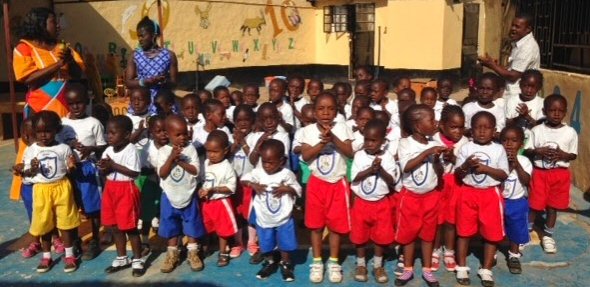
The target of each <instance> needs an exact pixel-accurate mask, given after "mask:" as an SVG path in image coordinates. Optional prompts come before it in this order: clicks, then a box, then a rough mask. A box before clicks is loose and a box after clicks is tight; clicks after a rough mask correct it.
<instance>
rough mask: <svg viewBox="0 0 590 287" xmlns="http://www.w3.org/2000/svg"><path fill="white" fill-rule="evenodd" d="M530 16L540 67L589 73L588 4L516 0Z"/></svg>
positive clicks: (582, 0) (575, 0) (585, 1)
mask: <svg viewBox="0 0 590 287" xmlns="http://www.w3.org/2000/svg"><path fill="white" fill-rule="evenodd" d="M518 8H519V11H520V12H525V13H528V14H530V15H532V16H533V19H534V23H533V33H534V35H535V38H536V39H537V42H538V43H539V48H540V49H541V66H542V67H543V68H548V69H555V70H563V71H572V72H578V73H584V74H590V17H588V15H590V1H588V0H520V1H519V6H518Z"/></svg>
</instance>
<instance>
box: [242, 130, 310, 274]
mask: <svg viewBox="0 0 590 287" xmlns="http://www.w3.org/2000/svg"><path fill="white" fill-rule="evenodd" d="M284 149H285V145H284V144H283V143H282V142H280V141H278V140H276V139H268V140H265V141H264V142H263V143H262V145H260V157H261V162H262V164H261V165H260V166H258V167H257V168H256V169H254V170H253V171H252V172H251V173H249V174H247V175H246V176H244V178H243V179H242V182H243V184H244V185H247V186H249V187H250V188H252V189H253V190H254V191H255V192H256V196H254V204H253V205H254V210H255V213H256V231H257V233H258V237H259V238H260V250H261V252H262V254H263V256H264V258H265V263H264V265H263V267H262V269H260V271H258V273H257V274H256V277H257V278H258V279H266V278H268V277H269V276H270V275H272V274H273V273H275V272H276V271H277V269H278V268H279V266H280V268H281V274H282V276H283V281H287V282H291V281H293V280H295V274H294V273H293V269H294V268H293V263H292V262H291V258H290V255H289V253H291V252H293V251H295V250H296V249H297V238H296V234H295V230H296V229H295V223H294V221H293V216H292V211H293V205H294V203H295V198H296V197H300V196H301V186H300V185H299V183H298V182H297V178H296V177H295V174H293V172H291V171H290V170H288V169H286V168H284V166H285V161H286V160H287V158H286V157H285V151H284ZM275 248H276V249H278V250H279V253H280V258H281V259H280V261H279V262H277V260H276V259H275V254H274V250H275Z"/></svg>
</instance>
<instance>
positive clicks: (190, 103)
mask: <svg viewBox="0 0 590 287" xmlns="http://www.w3.org/2000/svg"><path fill="white" fill-rule="evenodd" d="M180 110H181V111H182V115H183V116H184V119H185V120H186V124H187V126H188V133H189V135H191V141H195V139H196V133H195V130H197V128H198V127H202V126H204V125H205V117H204V116H203V114H202V113H201V99H199V97H198V96H197V95H195V94H188V95H186V96H184V98H182V101H181V102H180Z"/></svg>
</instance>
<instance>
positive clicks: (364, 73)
mask: <svg viewBox="0 0 590 287" xmlns="http://www.w3.org/2000/svg"><path fill="white" fill-rule="evenodd" d="M354 80H355V81H357V82H358V81H372V80H373V69H371V67H369V66H367V65H362V66H358V67H356V68H355V69H354Z"/></svg>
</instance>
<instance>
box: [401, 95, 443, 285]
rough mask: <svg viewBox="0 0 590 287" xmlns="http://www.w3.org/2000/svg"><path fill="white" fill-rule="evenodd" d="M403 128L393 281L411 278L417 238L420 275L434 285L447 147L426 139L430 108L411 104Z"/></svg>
mask: <svg viewBox="0 0 590 287" xmlns="http://www.w3.org/2000/svg"><path fill="white" fill-rule="evenodd" d="M403 123H404V129H405V130H407V131H408V133H409V134H410V136H408V137H407V138H402V139H401V140H400V142H399V148H398V156H399V161H400V167H401V170H402V184H403V188H402V190H401V192H400V195H399V198H398V199H399V204H398V206H399V208H398V210H397V216H396V218H397V221H398V222H397V229H396V234H395V241H396V242H397V243H399V244H401V245H403V247H404V248H403V253H404V258H403V259H404V271H403V273H402V274H401V275H400V276H398V277H397V279H396V280H395V285H396V286H403V285H406V284H407V283H408V282H409V281H410V280H412V279H413V278H414V252H415V244H416V243H415V241H416V240H417V239H418V238H419V239H421V241H422V243H421V249H422V278H423V279H424V281H426V284H427V285H428V286H438V285H439V284H438V280H437V279H436V277H435V276H434V273H433V272H432V269H431V263H432V260H431V256H432V242H433V241H434V238H435V234H436V222H437V217H438V211H439V207H438V205H439V200H440V192H439V179H440V178H441V177H442V173H443V166H442V164H441V161H440V156H441V154H442V153H444V152H446V150H447V148H446V147H444V146H440V145H439V144H438V143H437V142H435V141H433V140H429V138H430V137H431V136H433V135H434V133H435V132H436V122H435V120H434V111H433V110H432V109H431V108H429V107H428V106H426V105H423V104H420V105H414V106H411V107H409V108H408V110H406V111H405V112H404V114H403Z"/></svg>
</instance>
